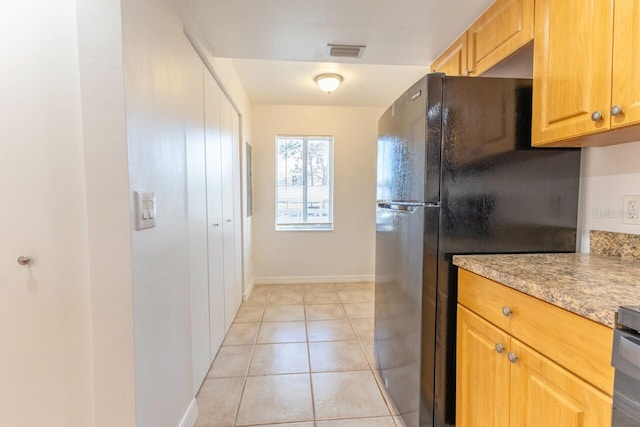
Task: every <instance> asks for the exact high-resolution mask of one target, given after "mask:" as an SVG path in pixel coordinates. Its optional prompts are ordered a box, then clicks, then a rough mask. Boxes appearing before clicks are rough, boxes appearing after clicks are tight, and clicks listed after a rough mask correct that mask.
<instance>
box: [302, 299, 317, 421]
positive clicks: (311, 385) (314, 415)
mask: <svg viewBox="0 0 640 427" xmlns="http://www.w3.org/2000/svg"><path fill="white" fill-rule="evenodd" d="M303 302H304V300H303ZM303 309H304V319H305V320H304V332H305V334H306V337H307V363H308V364H309V387H310V388H311V411H312V412H313V425H314V426H315V425H316V418H317V417H316V398H315V395H314V393H313V375H312V374H311V346H310V344H309V326H308V323H307V307H306V305H304V304H303Z"/></svg>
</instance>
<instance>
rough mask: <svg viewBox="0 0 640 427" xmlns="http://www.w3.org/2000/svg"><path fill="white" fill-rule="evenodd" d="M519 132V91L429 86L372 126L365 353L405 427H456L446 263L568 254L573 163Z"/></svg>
mask: <svg viewBox="0 0 640 427" xmlns="http://www.w3.org/2000/svg"><path fill="white" fill-rule="evenodd" d="M530 120H531V81H530V80H514V79H485V78H465V77H444V76H443V75H441V74H430V75H427V76H425V77H424V78H423V79H421V80H420V81H418V82H417V83H416V84H414V85H413V86H412V87H411V88H410V89H409V90H408V91H407V92H406V93H405V94H404V95H402V96H401V97H400V98H399V99H398V100H397V101H396V102H395V103H394V104H393V105H392V106H391V107H390V108H389V109H388V110H387V111H386V112H385V113H384V115H383V116H382V117H381V119H380V121H379V138H378V164H377V173H378V181H377V200H378V205H377V210H376V227H377V230H376V301H375V342H374V349H375V355H376V360H377V365H378V370H379V372H380V374H381V376H382V378H383V380H384V383H385V386H386V388H387V389H388V391H389V393H390V395H391V397H392V398H393V400H394V402H395V404H396V406H397V407H398V410H399V412H400V413H401V415H402V417H403V419H404V421H405V423H406V424H407V426H409V427H416V426H444V425H452V424H453V423H454V421H455V420H454V418H455V335H456V334H455V331H456V297H457V295H456V289H457V288H456V280H457V276H456V275H457V272H456V269H455V267H453V265H452V264H451V258H452V256H453V255H454V254H469V253H523V252H573V251H575V246H576V217H577V204H578V179H579V169H580V152H579V150H572V149H532V148H531V146H530V141H531V140H530V132H531V129H530Z"/></svg>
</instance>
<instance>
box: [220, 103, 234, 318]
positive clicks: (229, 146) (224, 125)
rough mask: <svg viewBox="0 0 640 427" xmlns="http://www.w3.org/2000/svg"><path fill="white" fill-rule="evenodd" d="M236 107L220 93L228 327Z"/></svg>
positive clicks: (231, 303) (229, 315)
mask: <svg viewBox="0 0 640 427" xmlns="http://www.w3.org/2000/svg"><path fill="white" fill-rule="evenodd" d="M232 113H233V108H232V106H231V103H230V102H229V100H228V99H227V97H226V96H224V94H222V95H221V96H220V125H221V128H220V129H221V133H220V135H221V159H222V163H221V166H222V168H221V171H222V218H223V227H222V233H223V241H224V261H223V265H224V266H223V271H224V293H225V305H224V307H225V313H226V315H225V326H226V329H229V327H230V326H231V323H233V319H234V318H235V315H236V311H237V309H238V306H237V305H236V297H235V290H236V272H235V252H236V248H235V246H236V245H235V231H234V228H235V223H236V217H235V212H234V205H235V200H234V199H235V194H234V186H233V175H234V166H233V165H234V156H233V124H232Z"/></svg>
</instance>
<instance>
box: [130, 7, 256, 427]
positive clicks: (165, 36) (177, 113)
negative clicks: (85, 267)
mask: <svg viewBox="0 0 640 427" xmlns="http://www.w3.org/2000/svg"><path fill="white" fill-rule="evenodd" d="M122 16H123V18H122V38H123V46H124V51H123V54H124V72H125V94H126V120H127V146H128V159H129V184H130V193H129V195H130V203H131V221H132V223H133V222H134V210H133V198H132V192H133V191H153V192H155V194H156V203H157V216H156V227H154V228H151V229H146V230H141V231H135V230H133V231H132V232H131V233H132V234H131V245H132V260H133V262H132V265H133V307H134V310H133V311H134V335H135V380H136V381H135V383H136V390H135V396H136V420H137V425H138V426H140V427H144V426H154V427H156V426H158V427H159V426H177V425H178V424H179V423H180V422H181V420H182V419H183V416H185V411H187V409H188V408H189V405H190V404H191V403H192V402H193V397H194V395H193V390H194V379H193V375H192V374H193V372H192V334H191V333H192V330H191V321H192V319H191V314H192V313H191V292H190V287H189V282H190V280H191V279H192V277H191V274H190V273H192V272H193V269H196V270H197V269H198V265H190V257H191V258H192V260H196V259H197V260H200V261H201V260H202V256H203V254H202V253H195V252H194V251H198V248H200V249H199V250H200V251H202V250H203V247H202V245H199V246H198V245H191V247H190V245H189V212H188V207H189V204H188V203H189V200H188V198H187V193H188V187H187V179H188V173H187V172H188V171H187V153H188V148H187V145H186V140H187V135H189V140H190V141H191V136H193V133H192V131H194V129H193V126H197V124H198V121H199V120H201V118H198V117H196V116H197V112H196V110H197V109H198V108H199V109H200V111H201V110H202V108H203V105H202V102H201V101H200V100H201V98H200V97H198V96H196V94H195V93H194V90H198V89H197V88H198V87H201V82H194V81H193V79H201V76H202V66H201V65H200V63H199V62H198V61H197V60H196V59H195V58H194V53H193V47H192V45H191V44H190V43H189V41H188V40H187V38H186V37H185V35H184V33H183V21H182V19H181V17H180V15H179V11H178V9H177V8H176V7H175V4H174V3H173V2H172V1H170V0H135V1H134V0H128V1H123V2H122ZM211 62H216V64H214V65H215V67H212V68H213V70H214V71H215V72H217V73H218V72H219V74H220V75H223V76H224V79H223V80H222V83H223V84H227V85H228V87H229V88H232V89H231V90H229V89H227V93H230V94H231V96H236V97H237V99H239V100H240V101H239V102H236V100H235V99H234V102H235V103H236V104H237V105H242V103H243V102H244V103H247V104H248V101H246V99H247V97H246V94H245V93H244V89H243V88H242V86H241V85H239V83H238V82H239V80H238V78H237V75H236V74H235V70H233V68H232V67H228V65H229V64H230V63H229V62H226V61H216V60H215V58H211ZM199 99H200V100H199ZM194 102H195V103H196V104H198V105H193V103H194ZM200 137H201V135H200V136H198V138H200ZM200 142H201V141H200ZM189 153H190V154H193V153H191V152H190V151H189ZM194 172H197V171H194ZM238 190H239V189H238ZM191 202H196V203H195V204H193V203H192V205H191V207H192V208H193V207H194V206H195V205H200V206H202V205H203V204H202V203H197V202H198V201H197V200H196V201H194V200H191ZM199 202H202V200H200V201H199ZM202 213H203V214H204V212H202ZM191 214H194V212H191ZM192 219H193V218H192ZM203 232H206V228H205V230H203ZM204 249H206V248H204ZM190 251H191V252H190ZM205 256H206V255H205ZM196 264H197V263H196ZM200 279H201V278H200Z"/></svg>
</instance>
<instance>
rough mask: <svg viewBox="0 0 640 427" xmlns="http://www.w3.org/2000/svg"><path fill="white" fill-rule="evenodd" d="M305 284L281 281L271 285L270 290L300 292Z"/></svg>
mask: <svg viewBox="0 0 640 427" xmlns="http://www.w3.org/2000/svg"><path fill="white" fill-rule="evenodd" d="M305 286H306V285H304V284H302V283H281V284H277V285H271V289H270V291H272V292H293V293H296V292H297V293H301V292H304V289H305Z"/></svg>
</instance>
